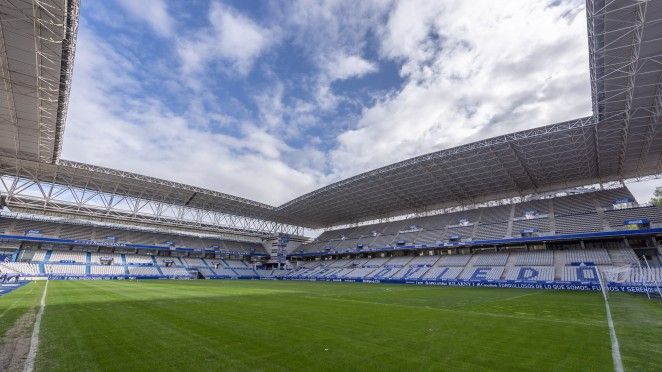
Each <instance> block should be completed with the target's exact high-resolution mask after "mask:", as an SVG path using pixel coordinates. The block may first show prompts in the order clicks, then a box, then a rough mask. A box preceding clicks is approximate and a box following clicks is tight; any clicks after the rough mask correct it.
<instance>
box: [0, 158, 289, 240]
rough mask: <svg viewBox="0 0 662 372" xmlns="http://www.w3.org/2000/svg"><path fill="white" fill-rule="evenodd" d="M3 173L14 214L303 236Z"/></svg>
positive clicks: (282, 227) (261, 223) (283, 227)
mask: <svg viewBox="0 0 662 372" xmlns="http://www.w3.org/2000/svg"><path fill="white" fill-rule="evenodd" d="M2 169H3V174H5V175H4V176H2V177H0V193H1V194H2V195H3V201H4V203H5V204H6V205H7V206H8V207H9V208H10V209H12V210H14V209H16V210H30V211H32V212H33V213H50V214H55V213H59V214H63V215H81V216H87V217H103V218H106V219H108V220H116V221H122V222H128V221H134V222H152V223H155V224H165V225H170V226H178V227H188V228H195V229H208V230H211V231H235V232H238V231H240V232H244V233H249V234H256V233H257V234H259V235H264V236H269V235H273V234H275V233H279V232H285V233H288V234H292V235H301V234H302V229H301V228H300V227H297V226H292V225H288V224H283V223H279V222H275V221H266V220H261V219H256V218H250V217H243V216H236V215H231V214H225V213H220V212H215V211H211V210H205V209H199V208H193V207H189V206H185V205H173V204H169V203H167V202H164V201H157V200H147V199H142V198H139V197H134V196H128V195H119V194H109V193H107V192H105V191H102V190H98V189H95V188H93V186H92V185H91V184H88V185H86V186H85V187H78V186H76V185H72V184H61V183H53V182H50V181H45V180H42V179H39V178H37V177H34V176H35V175H37V173H32V176H30V175H29V173H28V172H18V173H19V174H18V175H17V174H13V175H9V172H7V171H8V169H7V168H2Z"/></svg>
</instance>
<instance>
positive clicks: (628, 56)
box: [587, 0, 662, 178]
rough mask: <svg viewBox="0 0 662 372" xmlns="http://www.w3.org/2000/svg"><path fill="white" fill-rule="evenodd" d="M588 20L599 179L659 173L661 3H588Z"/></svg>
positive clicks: (617, 0)
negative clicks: (658, 107)
mask: <svg viewBox="0 0 662 372" xmlns="http://www.w3.org/2000/svg"><path fill="white" fill-rule="evenodd" d="M587 15H588V31H589V32H588V34H589V59H590V69H591V86H592V93H593V109H594V114H595V116H596V120H597V122H598V123H599V125H598V126H597V127H596V141H597V145H596V148H597V150H598V162H599V174H600V175H602V174H611V173H613V172H617V173H619V174H620V176H621V178H626V175H627V174H628V173H630V171H631V169H632V168H636V169H637V172H638V173H639V175H640V176H641V175H645V174H648V173H651V172H655V171H656V165H655V164H656V161H657V159H658V154H659V151H660V145H659V143H660V142H659V130H658V128H659V120H654V119H653V116H654V115H655V107H656V106H655V105H656V104H655V102H656V97H659V81H660V77H661V76H662V2H660V1H641V0H639V1H637V0H608V1H607V0H589V1H587ZM642 149H644V150H643V151H642ZM657 172H659V167H658V168H657Z"/></svg>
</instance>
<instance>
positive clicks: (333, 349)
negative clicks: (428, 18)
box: [0, 0, 662, 371]
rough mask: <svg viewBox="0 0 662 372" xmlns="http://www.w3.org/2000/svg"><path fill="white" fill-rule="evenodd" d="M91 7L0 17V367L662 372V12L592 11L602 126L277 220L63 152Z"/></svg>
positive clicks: (311, 204) (467, 158)
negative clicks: (642, 192) (83, 12)
mask: <svg viewBox="0 0 662 372" xmlns="http://www.w3.org/2000/svg"><path fill="white" fill-rule="evenodd" d="M80 7H81V4H80V3H79V1H78V0H0V74H1V75H2V79H3V84H2V88H1V91H0V176H1V177H0V180H1V182H0V208H1V210H0V282H1V283H2V284H1V285H0V337H1V338H0V340H1V341H0V370H2V371H33V370H36V371H97V370H98V371H154V370H158V371H179V370H191V369H193V370H232V371H234V370H260V371H270V370H284V371H285V370H287V371H289V370H336V371H340V370H449V371H455V370H457V371H476V370H512V371H519V370H541V371H547V370H549V371H566V370H567V371H587V370H590V371H610V370H613V371H623V370H626V371H660V370H662V207H660V206H658V205H655V204H652V203H647V201H646V200H637V199H636V198H635V197H634V195H633V192H631V190H630V188H629V187H628V185H629V184H630V183H631V182H637V181H641V180H654V179H659V177H660V175H662V1H653V0H650V1H644V0H587V1H586V4H585V8H586V25H587V34H588V40H587V43H588V59H589V66H588V71H589V73H590V89H591V97H590V103H591V107H592V115H590V116H587V117H581V118H577V119H574V120H569V121H564V122H558V123H553V124H547V125H542V124H544V123H540V125H539V126H536V127H534V128H533V129H526V130H523V131H516V132H511V133H507V134H504V135H499V136H496V137H490V138H485V139H482V140H479V141H475V142H470V143H464V144H458V145H456V146H452V147H449V148H445V149H442V150H439V151H436V152H432V153H427V154H424V155H420V156H416V157H413V158H409V159H406V160H403V161H400V162H396V163H393V164H390V165H386V166H383V167H380V168H376V169H373V170H369V171H367V172H364V173H360V174H357V175H354V176H351V177H349V178H344V179H340V180H337V181H335V182H333V183H330V184H327V185H326V186H323V187H320V188H317V189H315V190H313V191H311V192H308V193H305V194H303V195H300V196H298V197H296V198H294V199H292V200H290V201H287V202H285V203H283V204H280V205H270V204H266V203H263V202H258V201H254V200H250V199H248V198H244V197H239V196H235V195H232V194H231V193H224V192H222V190H223V186H222V185H219V186H218V190H221V191H216V190H213V189H207V188H203V187H198V186H193V185H192V184H186V183H180V182H175V181H172V180H168V179H161V178H156V177H151V176H147V175H143V174H139V173H133V172H127V171H122V170H118V169H112V168H107V167H101V166H96V165H92V164H86V163H83V162H77V161H71V160H66V159H64V158H62V157H61V155H62V148H63V138H64V133H65V127H66V126H65V123H66V121H67V113H68V111H69V110H71V109H72V107H71V106H72V105H73V103H72V105H70V102H71V100H70V90H71V86H72V74H73V71H74V70H75V63H74V59H75V55H76V47H77V36H78V31H79V25H81V22H80V20H79V18H80V15H79V13H80ZM118 68H120V67H119V66H118ZM556 109H561V110H562V109H563V107H559V108H556ZM191 167H192V168H195V165H192V166H191ZM265 192H268V186H267V189H265ZM313 231H318V232H320V231H321V232H320V233H318V234H319V235H317V236H315V235H313V234H311V233H310V232H313Z"/></svg>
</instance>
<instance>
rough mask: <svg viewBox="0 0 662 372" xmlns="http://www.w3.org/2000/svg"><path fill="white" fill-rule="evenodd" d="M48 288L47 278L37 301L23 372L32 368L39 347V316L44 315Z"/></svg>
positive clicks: (30, 371)
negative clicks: (37, 305)
mask: <svg viewBox="0 0 662 372" xmlns="http://www.w3.org/2000/svg"><path fill="white" fill-rule="evenodd" d="M47 290H48V280H46V285H45V286H44V292H43V293H42V295H41V302H40V303H39V311H38V312H37V317H36V318H35V321H34V328H33V329H32V337H30V351H29V352H28V357H27V358H26V359H25V366H24V368H23V372H32V370H34V360H35V357H36V356H37V348H38V347H39V331H40V329H41V317H42V315H44V308H45V307H46V291H47Z"/></svg>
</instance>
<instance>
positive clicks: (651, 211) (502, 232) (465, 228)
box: [299, 188, 662, 252]
mask: <svg viewBox="0 0 662 372" xmlns="http://www.w3.org/2000/svg"><path fill="white" fill-rule="evenodd" d="M618 197H623V198H625V197H627V198H631V197H632V195H631V194H630V192H629V191H628V190H627V189H626V188H618V189H612V190H602V191H592V192H583V193H579V194H575V195H566V196H558V197H554V198H546V199H538V200H530V201H526V202H521V203H515V204H513V205H502V206H494V207H483V208H479V209H470V210H465V211H459V212H451V213H446V214H438V215H432V216H427V217H417V218H411V219H407V220H399V221H394V222H386V223H380V224H375V225H366V226H358V227H350V228H344V229H340V230H333V231H326V232H324V233H322V234H321V235H320V236H319V237H318V238H317V239H316V240H315V241H314V242H312V243H309V244H303V245H302V246H301V247H300V248H299V251H301V252H322V251H325V250H329V251H335V252H346V251H353V250H355V249H356V248H357V246H358V245H360V244H362V245H363V246H364V247H366V248H368V247H369V248H375V249H381V248H386V247H393V246H395V245H397V242H398V241H404V242H405V245H411V244H417V245H427V246H432V245H436V244H438V243H440V242H448V241H449V240H450V238H451V236H454V235H455V236H459V238H460V240H461V241H464V242H469V241H481V240H496V239H503V238H506V237H513V238H520V237H522V232H523V231H524V232H526V233H528V230H533V235H539V236H547V235H551V234H552V233H554V234H557V235H560V234H577V233H587V232H600V231H603V230H604V229H605V228H606V224H607V223H609V225H610V226H611V227H612V228H614V229H620V228H622V224H623V222H622V220H624V219H627V218H628V217H632V216H637V217H645V218H648V219H649V220H650V221H651V223H653V224H662V213H660V209H659V208H657V209H656V208H654V207H642V208H633V209H632V210H628V211H627V212H624V211H620V210H618V211H611V210H607V211H606V212H605V216H606V220H605V221H602V220H601V217H600V215H599V214H598V206H604V207H605V208H607V209H610V207H607V206H608V205H611V204H610V203H613V201H614V200H615V199H616V198H618ZM607 201H609V202H608V203H607ZM601 208H602V207H601ZM552 211H553V213H552ZM511 212H512V213H513V214H512V217H513V219H512V221H511V222H512V228H511V229H510V230H509V221H510V219H511ZM529 212H531V213H529ZM462 221H464V222H465V224H463V223H462ZM467 222H468V224H466V223H467ZM474 224H477V225H474ZM412 228H415V229H416V231H408V230H411V229H412ZM421 229H422V230H421ZM403 231H404V232H403ZM407 231H408V232H407Z"/></svg>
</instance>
